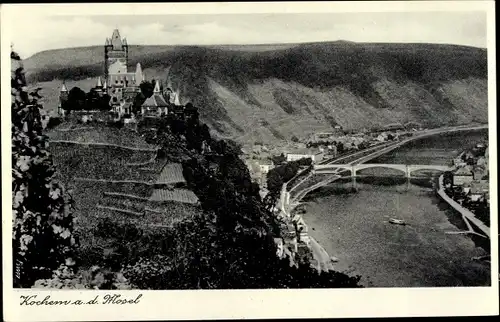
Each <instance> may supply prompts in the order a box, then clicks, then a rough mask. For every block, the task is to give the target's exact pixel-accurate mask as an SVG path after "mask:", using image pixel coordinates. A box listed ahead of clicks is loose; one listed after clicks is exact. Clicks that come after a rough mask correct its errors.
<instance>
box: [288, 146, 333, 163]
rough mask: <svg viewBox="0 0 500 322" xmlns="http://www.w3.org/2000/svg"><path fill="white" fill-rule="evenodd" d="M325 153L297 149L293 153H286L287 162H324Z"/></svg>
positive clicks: (316, 150) (315, 150)
mask: <svg viewBox="0 0 500 322" xmlns="http://www.w3.org/2000/svg"><path fill="white" fill-rule="evenodd" d="M323 157H324V152H322V151H320V150H319V149H308V148H305V149H296V150H294V151H293V152H288V153H286V161H287V162H290V161H297V160H300V159H311V160H312V162H319V161H321V160H323Z"/></svg>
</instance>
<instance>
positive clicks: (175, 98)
mask: <svg viewBox="0 0 500 322" xmlns="http://www.w3.org/2000/svg"><path fill="white" fill-rule="evenodd" d="M174 104H175V105H181V101H180V98H179V90H177V91H176V92H175V97H174Z"/></svg>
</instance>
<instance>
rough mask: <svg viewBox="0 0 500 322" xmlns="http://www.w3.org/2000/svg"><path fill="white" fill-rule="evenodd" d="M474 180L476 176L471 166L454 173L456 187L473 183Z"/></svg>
mask: <svg viewBox="0 0 500 322" xmlns="http://www.w3.org/2000/svg"><path fill="white" fill-rule="evenodd" d="M472 180H474V175H473V174H472V169H471V167H470V166H465V167H461V168H458V169H457V170H456V171H455V172H454V173H453V185H455V186H463V185H464V184H465V183H470V182H472Z"/></svg>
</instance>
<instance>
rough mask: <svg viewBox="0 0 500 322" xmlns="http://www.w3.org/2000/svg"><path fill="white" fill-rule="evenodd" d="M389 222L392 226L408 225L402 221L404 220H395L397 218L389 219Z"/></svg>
mask: <svg viewBox="0 0 500 322" xmlns="http://www.w3.org/2000/svg"><path fill="white" fill-rule="evenodd" d="M389 222H390V223H391V224H395V225H406V223H405V221H404V220H402V219H395V218H390V219H389Z"/></svg>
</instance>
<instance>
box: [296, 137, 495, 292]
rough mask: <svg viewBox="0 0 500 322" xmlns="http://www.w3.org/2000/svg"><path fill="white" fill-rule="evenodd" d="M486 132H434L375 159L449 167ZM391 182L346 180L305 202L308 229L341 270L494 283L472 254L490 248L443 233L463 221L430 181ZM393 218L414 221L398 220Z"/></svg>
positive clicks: (447, 282) (407, 280) (399, 282)
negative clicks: (391, 220)
mask: <svg viewBox="0 0 500 322" xmlns="http://www.w3.org/2000/svg"><path fill="white" fill-rule="evenodd" d="M486 136H487V130H484V131H473V132H458V133H454V134H450V135H439V136H435V137H428V138H424V139H421V140H418V141H414V142H411V143H409V144H407V145H405V146H402V147H400V148H398V149H396V150H394V151H392V152H390V153H388V154H386V155H384V156H381V157H379V158H377V159H376V160H371V161H370V162H369V163H377V162H378V163H408V164H450V161H451V158H453V157H454V156H456V155H457V154H459V153H460V152H461V151H462V150H463V149H465V148H466V147H467V146H473V145H474V144H476V143H477V142H480V141H481V140H484V139H485V138H486ZM378 171H380V169H378ZM391 174H392V173H391ZM359 181H361V182H359ZM377 181H378V182H377ZM390 181H391V180H389V182H388V180H376V181H373V180H372V179H369V178H368V179H366V178H365V179H361V178H360V180H358V186H357V187H358V191H357V192H350V188H351V183H350V182H349V181H348V180H346V181H338V182H335V183H333V184H331V185H329V186H327V187H324V188H321V189H319V190H317V191H315V192H314V193H312V194H310V195H308V196H307V197H306V198H305V199H304V201H305V202H306V204H305V208H306V213H305V214H304V219H305V220H306V222H307V223H308V226H309V233H310V235H311V236H312V237H313V238H315V239H316V240H317V241H318V242H319V243H320V244H321V245H322V246H323V247H324V248H325V249H326V250H327V251H328V253H329V254H330V255H331V256H335V257H337V258H338V259H339V261H338V262H337V263H335V268H336V270H339V271H343V272H346V273H349V274H350V275H360V276H361V283H362V284H363V285H364V286H367V287H432V286H487V285H490V280H491V276H490V265H489V264H488V263H486V262H484V261H482V262H479V261H473V260H472V259H471V258H472V257H474V256H480V255H484V254H486V251H485V250H484V248H486V247H479V246H480V245H481V244H480V243H478V242H477V241H476V242H475V241H473V240H472V239H471V238H470V237H469V236H466V235H451V234H446V233H445V232H450V231H459V230H461V229H464V228H465V224H464V223H463V221H462V220H461V218H460V216H459V215H457V214H456V213H455V212H454V211H452V210H451V208H450V207H449V206H448V205H447V204H446V203H444V202H443V201H441V200H440V198H439V197H437V196H436V193H435V192H434V190H433V188H432V180H431V179H423V180H414V181H412V182H413V183H412V184H411V185H410V186H409V187H407V186H406V183H405V180H404V179H403V178H393V179H392V183H391V182H390ZM398 181H399V182H398ZM391 217H393V218H401V219H404V220H405V221H406V222H407V223H408V225H406V226H398V225H392V224H390V223H388V219H389V218H391ZM483 244H484V243H483Z"/></svg>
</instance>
